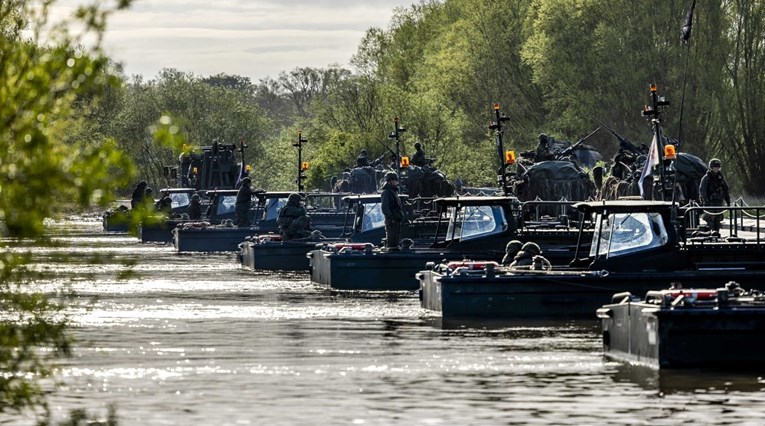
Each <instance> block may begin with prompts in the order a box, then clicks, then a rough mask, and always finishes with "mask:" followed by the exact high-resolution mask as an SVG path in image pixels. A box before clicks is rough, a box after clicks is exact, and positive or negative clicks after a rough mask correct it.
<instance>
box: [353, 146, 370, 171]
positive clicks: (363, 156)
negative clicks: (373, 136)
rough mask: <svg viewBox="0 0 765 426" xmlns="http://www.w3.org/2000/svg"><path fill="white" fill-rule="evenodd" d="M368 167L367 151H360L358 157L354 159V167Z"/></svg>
mask: <svg viewBox="0 0 765 426" xmlns="http://www.w3.org/2000/svg"><path fill="white" fill-rule="evenodd" d="M367 166H369V160H368V159H367V150H366V149H362V150H361V153H359V156H358V157H356V167H367Z"/></svg>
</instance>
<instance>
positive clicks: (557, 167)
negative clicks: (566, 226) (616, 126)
mask: <svg viewBox="0 0 765 426" xmlns="http://www.w3.org/2000/svg"><path fill="white" fill-rule="evenodd" d="M599 129H600V127H598V128H597V129H595V130H594V131H592V132H591V133H590V134H588V135H587V136H585V137H583V138H582V139H580V140H579V141H577V142H576V143H575V144H570V143H566V142H556V141H555V140H554V139H552V138H549V137H546V139H547V140H548V141H549V143H550V145H549V146H550V147H551V151H550V152H549V154H548V155H547V156H546V157H545V159H544V160H542V161H536V159H534V160H532V158H533V157H534V156H535V153H534V152H530V153H528V152H527V153H522V154H521V160H520V161H518V162H517V163H516V164H515V172H514V173H510V174H509V175H508V177H507V179H506V185H507V186H508V188H509V190H510V193H512V194H513V195H515V196H516V197H518V199H519V200H521V201H533V200H543V201H560V200H566V201H586V200H590V199H594V198H595V197H596V196H597V187H596V185H595V182H593V179H592V178H591V177H590V174H589V173H588V172H587V171H586V170H585V169H584V168H583V167H587V168H592V167H594V165H595V163H596V162H597V161H599V160H600V158H602V157H601V155H600V153H598V152H597V151H595V150H594V149H593V148H591V147H587V146H586V145H583V142H584V141H585V140H587V138H589V137H590V136H592V135H593V134H595V132H597V131H598V130H599ZM541 136H542V135H540V137H541ZM545 136H546V135H545ZM577 152H584V154H582V156H581V159H580V157H579V156H578V155H577Z"/></svg>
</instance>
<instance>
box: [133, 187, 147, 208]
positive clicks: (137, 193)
mask: <svg viewBox="0 0 765 426" xmlns="http://www.w3.org/2000/svg"><path fill="white" fill-rule="evenodd" d="M147 186H148V184H147V183H146V181H145V180H142V181H140V182H138V185H136V187H135V189H134V190H133V195H132V196H131V197H130V208H131V209H135V208H136V207H138V205H139V204H141V201H143V197H144V196H145V195H146V187H147Z"/></svg>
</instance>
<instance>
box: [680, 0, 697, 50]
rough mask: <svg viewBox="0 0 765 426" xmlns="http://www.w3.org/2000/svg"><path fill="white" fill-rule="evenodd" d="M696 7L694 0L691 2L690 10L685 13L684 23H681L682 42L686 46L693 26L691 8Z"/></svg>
mask: <svg viewBox="0 0 765 426" xmlns="http://www.w3.org/2000/svg"><path fill="white" fill-rule="evenodd" d="M695 8H696V0H693V3H691V10H689V11H688V14H687V15H685V24H683V44H685V45H686V46H687V45H688V43H689V42H690V41H691V29H692V28H693V9H695Z"/></svg>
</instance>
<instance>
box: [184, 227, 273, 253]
mask: <svg viewBox="0 0 765 426" xmlns="http://www.w3.org/2000/svg"><path fill="white" fill-rule="evenodd" d="M257 232H259V231H258V230H256V229H253V228H249V227H248V228H223V227H221V228H212V227H208V228H191V227H189V228H184V227H176V228H175V229H173V231H172V233H173V245H174V246H175V249H176V250H177V251H178V252H224V251H238V250H239V243H240V242H242V241H244V239H245V237H248V236H250V235H253V234H256V233H257Z"/></svg>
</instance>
